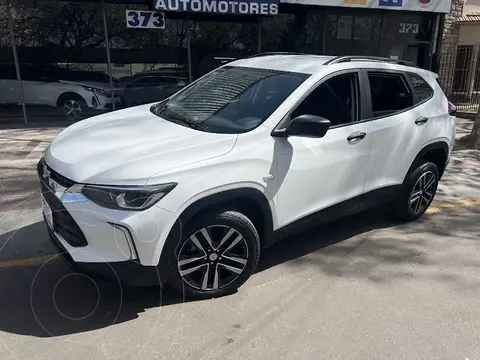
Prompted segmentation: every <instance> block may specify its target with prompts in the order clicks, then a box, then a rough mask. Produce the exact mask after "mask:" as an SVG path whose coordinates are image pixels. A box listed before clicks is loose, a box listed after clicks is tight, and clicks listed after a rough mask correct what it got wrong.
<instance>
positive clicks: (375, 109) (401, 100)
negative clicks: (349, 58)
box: [368, 72, 413, 118]
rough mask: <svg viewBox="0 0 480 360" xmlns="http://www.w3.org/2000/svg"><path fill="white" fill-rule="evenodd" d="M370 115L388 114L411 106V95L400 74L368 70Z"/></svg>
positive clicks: (375, 116)
mask: <svg viewBox="0 0 480 360" xmlns="http://www.w3.org/2000/svg"><path fill="white" fill-rule="evenodd" d="M368 80H369V83H370V91H371V95H372V116H373V117H374V118H377V117H382V116H390V115H394V114H396V113H399V112H402V111H404V110H405V109H408V108H410V107H412V106H413V96H412V93H411V91H410V89H409V88H408V86H407V84H406V82H405V79H404V77H403V75H402V74H394V73H382V72H369V73H368Z"/></svg>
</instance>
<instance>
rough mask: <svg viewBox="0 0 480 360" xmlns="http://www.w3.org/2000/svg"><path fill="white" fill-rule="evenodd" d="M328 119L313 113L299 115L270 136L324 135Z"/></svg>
mask: <svg viewBox="0 0 480 360" xmlns="http://www.w3.org/2000/svg"><path fill="white" fill-rule="evenodd" d="M330 125H331V123H330V120H327V119H325V118H323V117H320V116H315V115H300V116H297V117H296V118H293V119H292V120H291V121H290V124H288V126H287V127H286V128H285V129H281V130H274V131H273V132H272V136H279V137H287V136H303V137H311V138H321V137H324V136H325V134H326V133H327V131H328V129H329V128H330Z"/></svg>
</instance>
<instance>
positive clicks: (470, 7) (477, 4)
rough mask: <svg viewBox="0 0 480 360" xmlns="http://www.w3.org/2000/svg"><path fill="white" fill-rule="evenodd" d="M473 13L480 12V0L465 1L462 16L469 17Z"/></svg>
mask: <svg viewBox="0 0 480 360" xmlns="http://www.w3.org/2000/svg"><path fill="white" fill-rule="evenodd" d="M472 12H480V0H465V2H464V4H463V13H462V15H467V14H470V13H472Z"/></svg>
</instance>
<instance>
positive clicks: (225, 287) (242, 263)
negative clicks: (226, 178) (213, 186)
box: [168, 211, 260, 299]
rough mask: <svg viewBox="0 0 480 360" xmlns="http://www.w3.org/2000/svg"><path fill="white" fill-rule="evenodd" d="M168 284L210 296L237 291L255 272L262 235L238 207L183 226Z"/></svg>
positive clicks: (191, 293) (191, 294) (197, 295)
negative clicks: (236, 209)
mask: <svg viewBox="0 0 480 360" xmlns="http://www.w3.org/2000/svg"><path fill="white" fill-rule="evenodd" d="M183 234H185V235H186V236H184V237H183V238H182V240H181V241H180V243H179V244H178V246H177V248H176V250H175V258H176V261H173V262H172V265H171V269H170V274H171V275H170V276H169V278H168V285H170V286H171V287H172V288H173V289H175V290H176V291H178V292H182V293H183V294H184V295H185V296H187V297H192V298H197V299H206V298H214V297H220V296H224V295H227V294H231V293H233V292H235V291H236V290H237V289H238V288H239V287H240V286H241V285H242V284H243V283H245V281H247V279H248V278H249V277H250V275H252V273H253V272H254V270H255V268H256V266H257V264H258V260H259V257H260V238H259V236H258V232H257V230H256V229H255V226H254V225H253V223H252V222H251V221H250V219H249V218H248V217H247V216H245V215H244V214H242V213H239V212H236V211H225V212H222V213H218V214H216V215H213V216H209V217H206V218H203V219H201V220H199V221H198V222H196V223H194V224H192V226H187V228H186V229H183Z"/></svg>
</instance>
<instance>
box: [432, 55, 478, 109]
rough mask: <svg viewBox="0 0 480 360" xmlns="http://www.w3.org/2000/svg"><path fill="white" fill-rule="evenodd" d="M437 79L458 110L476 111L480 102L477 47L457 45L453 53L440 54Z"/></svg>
mask: <svg viewBox="0 0 480 360" xmlns="http://www.w3.org/2000/svg"><path fill="white" fill-rule="evenodd" d="M438 80H439V83H440V85H441V86H442V89H443V91H444V92H445V95H447V97H448V99H449V100H450V101H451V102H452V103H454V104H455V105H456V106H457V109H458V111H465V112H476V111H477V110H478V106H479V103H480V51H479V49H478V48H477V49H475V48H474V47H473V46H458V48H457V52H455V53H443V54H441V55H440V59H439V71H438Z"/></svg>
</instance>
